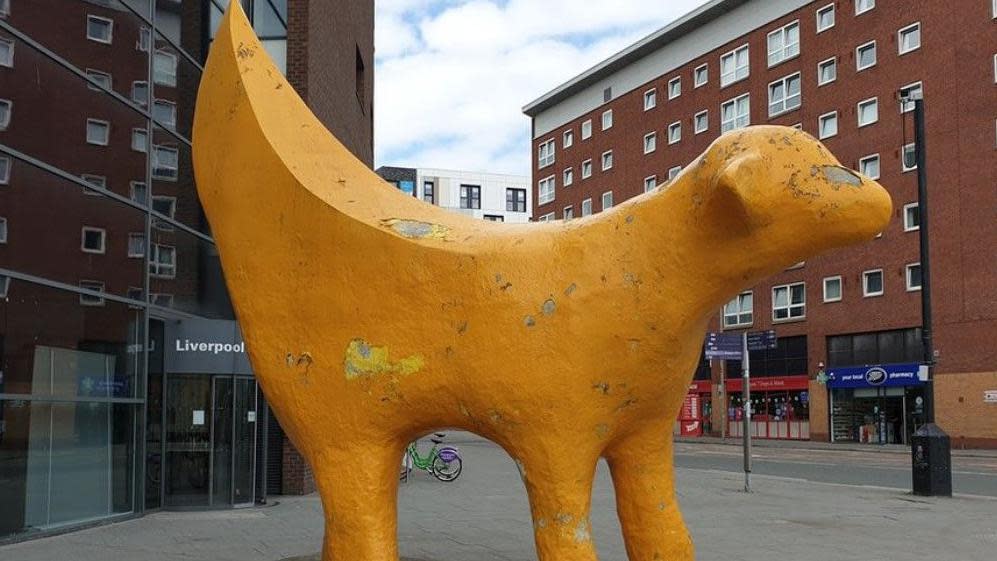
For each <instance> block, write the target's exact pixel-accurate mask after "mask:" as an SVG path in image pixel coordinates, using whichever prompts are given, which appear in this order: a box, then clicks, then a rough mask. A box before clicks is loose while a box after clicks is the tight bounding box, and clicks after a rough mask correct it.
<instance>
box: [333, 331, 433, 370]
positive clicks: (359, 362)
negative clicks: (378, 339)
mask: <svg viewBox="0 0 997 561" xmlns="http://www.w3.org/2000/svg"><path fill="white" fill-rule="evenodd" d="M424 365H425V361H424V360H423V358H422V356H420V355H412V356H408V357H405V358H402V359H398V360H394V361H393V360H391V357H390V355H389V353H388V348H387V347H375V346H372V345H370V344H369V343H367V342H366V341H364V340H363V339H354V340H352V341H350V344H349V345H347V346H346V356H345V357H344V359H343V368H344V370H345V371H346V379H347V380H354V379H356V378H360V377H362V376H376V375H378V374H401V375H407V374H414V373H416V372H418V371H420V370H422V367H423V366H424Z"/></svg>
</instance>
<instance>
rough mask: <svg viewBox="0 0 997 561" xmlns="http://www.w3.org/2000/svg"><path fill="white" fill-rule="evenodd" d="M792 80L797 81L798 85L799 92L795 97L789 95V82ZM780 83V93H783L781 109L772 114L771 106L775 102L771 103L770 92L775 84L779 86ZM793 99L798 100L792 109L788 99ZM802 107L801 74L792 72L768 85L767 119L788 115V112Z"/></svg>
mask: <svg viewBox="0 0 997 561" xmlns="http://www.w3.org/2000/svg"><path fill="white" fill-rule="evenodd" d="M793 78H796V80H798V81H799V83H800V91H799V93H797V94H796V95H795V96H791V95H789V82H790V80H792V79H793ZM780 83H781V84H782V91H783V96H782V101H781V104H782V109H777V110H776V111H775V112H773V111H772V106H773V105H775V102H773V101H772V90H773V87H774V86H776V85H777V84H780ZM793 97H796V98H798V103H797V104H796V105H794V106H793V107H789V105H788V102H789V100H790V98H793ZM802 105H803V75H802V74H801V73H799V72H794V73H792V74H790V75H789V76H785V77H783V78H779V79H778V80H775V81H773V82H770V83H769V117H770V118H771V117H777V116H779V115H782V114H785V113H789V112H790V111H796V110H797V109H799V108H800V107H801V106H802Z"/></svg>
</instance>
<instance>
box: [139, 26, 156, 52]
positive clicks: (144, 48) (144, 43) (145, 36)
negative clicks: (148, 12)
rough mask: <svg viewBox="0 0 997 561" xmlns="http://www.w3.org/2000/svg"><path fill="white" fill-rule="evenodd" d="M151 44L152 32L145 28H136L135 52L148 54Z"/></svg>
mask: <svg viewBox="0 0 997 561" xmlns="http://www.w3.org/2000/svg"><path fill="white" fill-rule="evenodd" d="M151 44H152V31H151V30H150V29H149V28H148V27H146V26H144V25H143V26H141V27H139V28H138V40H136V41H135V50H136V51H141V52H143V53H147V52H149V45H151Z"/></svg>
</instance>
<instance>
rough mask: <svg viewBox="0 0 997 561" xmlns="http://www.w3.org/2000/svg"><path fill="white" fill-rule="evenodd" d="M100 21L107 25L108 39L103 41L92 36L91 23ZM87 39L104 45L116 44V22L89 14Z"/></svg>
mask: <svg viewBox="0 0 997 561" xmlns="http://www.w3.org/2000/svg"><path fill="white" fill-rule="evenodd" d="M91 20H93V21H100V22H103V23H106V24H107V39H102V38H100V37H93V36H91V35H90V21H91ZM86 37H87V39H89V40H91V41H94V42H95V43H103V44H104V45H110V44H111V43H113V42H114V20H113V19H109V18H105V17H101V16H96V15H94V14H87V21H86Z"/></svg>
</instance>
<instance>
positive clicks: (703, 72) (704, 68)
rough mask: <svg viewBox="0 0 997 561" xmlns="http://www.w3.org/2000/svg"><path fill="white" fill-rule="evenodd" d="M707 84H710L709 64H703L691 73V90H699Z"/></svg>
mask: <svg viewBox="0 0 997 561" xmlns="http://www.w3.org/2000/svg"><path fill="white" fill-rule="evenodd" d="M700 76H702V78H703V79H702V80H700ZM708 83H710V63H708V62H704V63H703V64H700V65H699V66H697V67H696V68H694V69H693V71H692V87H693V89H696V88H701V87H703V86H705V85H706V84H708Z"/></svg>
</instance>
